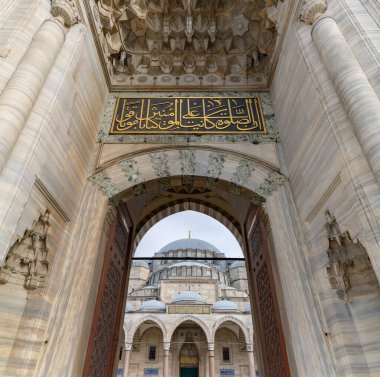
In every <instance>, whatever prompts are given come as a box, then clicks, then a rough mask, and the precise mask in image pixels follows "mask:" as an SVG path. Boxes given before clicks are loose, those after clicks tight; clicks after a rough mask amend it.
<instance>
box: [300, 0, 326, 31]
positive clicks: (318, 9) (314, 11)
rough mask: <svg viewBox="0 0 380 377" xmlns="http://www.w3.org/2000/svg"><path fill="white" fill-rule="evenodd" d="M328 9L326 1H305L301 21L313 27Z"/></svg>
mask: <svg viewBox="0 0 380 377" xmlns="http://www.w3.org/2000/svg"><path fill="white" fill-rule="evenodd" d="M326 9H327V4H326V0H305V1H304V3H303V5H302V8H301V21H304V22H305V23H306V24H308V25H312V24H313V23H314V22H315V21H316V20H317V19H318V18H319V17H321V16H322V15H323V13H325V10H326Z"/></svg>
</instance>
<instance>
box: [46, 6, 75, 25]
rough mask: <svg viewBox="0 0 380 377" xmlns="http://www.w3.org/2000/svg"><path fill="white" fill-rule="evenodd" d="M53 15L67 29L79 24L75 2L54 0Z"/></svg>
mask: <svg viewBox="0 0 380 377" xmlns="http://www.w3.org/2000/svg"><path fill="white" fill-rule="evenodd" d="M51 14H52V15H53V16H54V18H56V19H57V20H58V21H60V22H61V23H62V24H63V25H64V26H66V27H67V28H70V27H72V26H73V25H75V24H76V23H78V12H77V9H76V6H75V4H74V1H73V0H52V2H51Z"/></svg>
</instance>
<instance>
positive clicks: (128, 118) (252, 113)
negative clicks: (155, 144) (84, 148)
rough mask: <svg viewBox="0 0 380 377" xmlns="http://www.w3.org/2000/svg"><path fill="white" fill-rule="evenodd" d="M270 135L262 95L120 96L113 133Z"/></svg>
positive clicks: (112, 128) (114, 118)
mask: <svg viewBox="0 0 380 377" xmlns="http://www.w3.org/2000/svg"><path fill="white" fill-rule="evenodd" d="M163 133H164V134H215V133H217V134H266V126H265V121H264V115H263V111H262V107H261V102H260V98H259V97H165V98H163V97H160V98H157V97H155V98H118V100H117V102H116V107H115V113H114V117H113V122H112V125H111V129H110V134H163Z"/></svg>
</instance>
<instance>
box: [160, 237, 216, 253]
mask: <svg viewBox="0 0 380 377" xmlns="http://www.w3.org/2000/svg"><path fill="white" fill-rule="evenodd" d="M185 249H198V250H209V251H213V252H215V253H220V251H219V250H218V249H217V248H216V247H215V246H213V245H211V244H210V243H208V242H206V241H203V240H199V239H197V238H183V239H180V240H176V241H173V242H170V243H168V244H167V245H166V246H164V247H163V248H162V249H161V250H160V251H159V253H164V252H166V251H170V250H185Z"/></svg>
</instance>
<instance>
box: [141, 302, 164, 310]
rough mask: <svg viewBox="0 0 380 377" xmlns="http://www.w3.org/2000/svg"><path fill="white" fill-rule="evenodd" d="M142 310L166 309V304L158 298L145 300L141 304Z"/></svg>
mask: <svg viewBox="0 0 380 377" xmlns="http://www.w3.org/2000/svg"><path fill="white" fill-rule="evenodd" d="M139 310H141V311H146V310H155V311H164V310H166V305H165V304H164V303H163V302H161V301H158V300H148V301H144V302H143V303H142V305H141V306H140V309H139Z"/></svg>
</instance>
